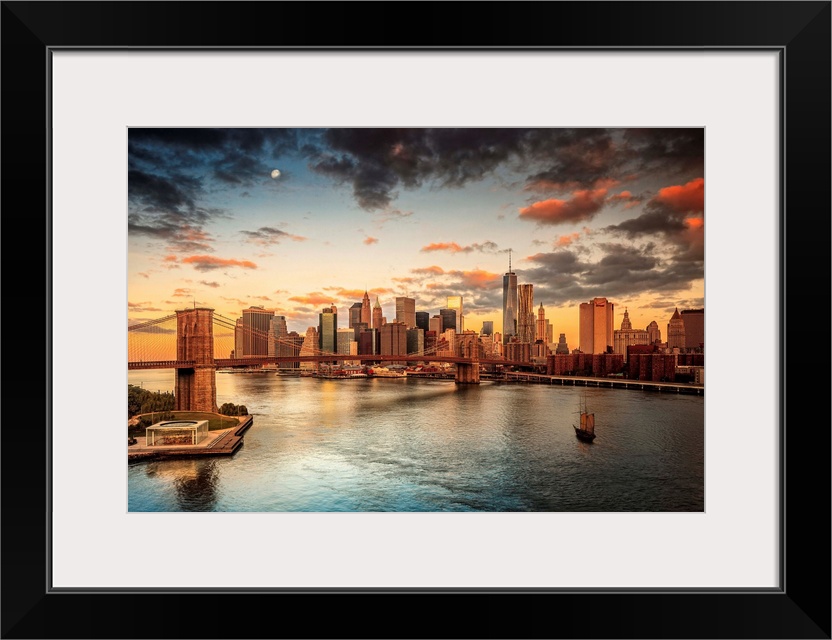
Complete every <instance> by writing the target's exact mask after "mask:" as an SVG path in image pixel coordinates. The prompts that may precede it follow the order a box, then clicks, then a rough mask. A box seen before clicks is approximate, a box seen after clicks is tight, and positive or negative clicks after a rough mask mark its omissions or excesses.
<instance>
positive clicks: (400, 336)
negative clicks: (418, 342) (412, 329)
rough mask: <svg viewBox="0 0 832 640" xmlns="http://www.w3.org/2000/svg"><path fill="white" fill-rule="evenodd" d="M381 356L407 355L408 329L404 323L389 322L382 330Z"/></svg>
mask: <svg viewBox="0 0 832 640" xmlns="http://www.w3.org/2000/svg"><path fill="white" fill-rule="evenodd" d="M380 334H381V335H380V338H381V355H383V356H406V355H407V327H405V326H404V322H388V323H387V324H385V325H384V326H383V327H382V328H381V332H380Z"/></svg>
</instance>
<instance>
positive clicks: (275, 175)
mask: <svg viewBox="0 0 832 640" xmlns="http://www.w3.org/2000/svg"><path fill="white" fill-rule="evenodd" d="M279 177H280V169H274V170H273V171H272V178H279Z"/></svg>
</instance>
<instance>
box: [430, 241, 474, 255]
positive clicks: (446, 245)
mask: <svg viewBox="0 0 832 640" xmlns="http://www.w3.org/2000/svg"><path fill="white" fill-rule="evenodd" d="M421 250H422V251H450V252H451V253H459V252H460V251H465V249H463V248H462V247H460V246H459V245H458V244H457V243H456V242H431V243H430V244H429V245H427V246H424V247H422V249H421Z"/></svg>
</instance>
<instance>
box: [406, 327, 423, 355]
mask: <svg viewBox="0 0 832 640" xmlns="http://www.w3.org/2000/svg"><path fill="white" fill-rule="evenodd" d="M407 353H408V355H410V354H411V353H416V354H419V355H423V354H424V353H425V332H424V331H423V330H422V329H421V328H419V327H415V328H413V329H408V330H407Z"/></svg>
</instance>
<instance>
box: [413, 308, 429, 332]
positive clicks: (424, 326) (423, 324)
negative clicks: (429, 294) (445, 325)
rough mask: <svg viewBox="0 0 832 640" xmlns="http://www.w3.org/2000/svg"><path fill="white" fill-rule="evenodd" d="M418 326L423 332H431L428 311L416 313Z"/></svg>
mask: <svg viewBox="0 0 832 640" xmlns="http://www.w3.org/2000/svg"><path fill="white" fill-rule="evenodd" d="M416 326H417V327H419V328H420V329H421V330H422V331H430V314H429V313H428V312H427V311H417V312H416Z"/></svg>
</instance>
